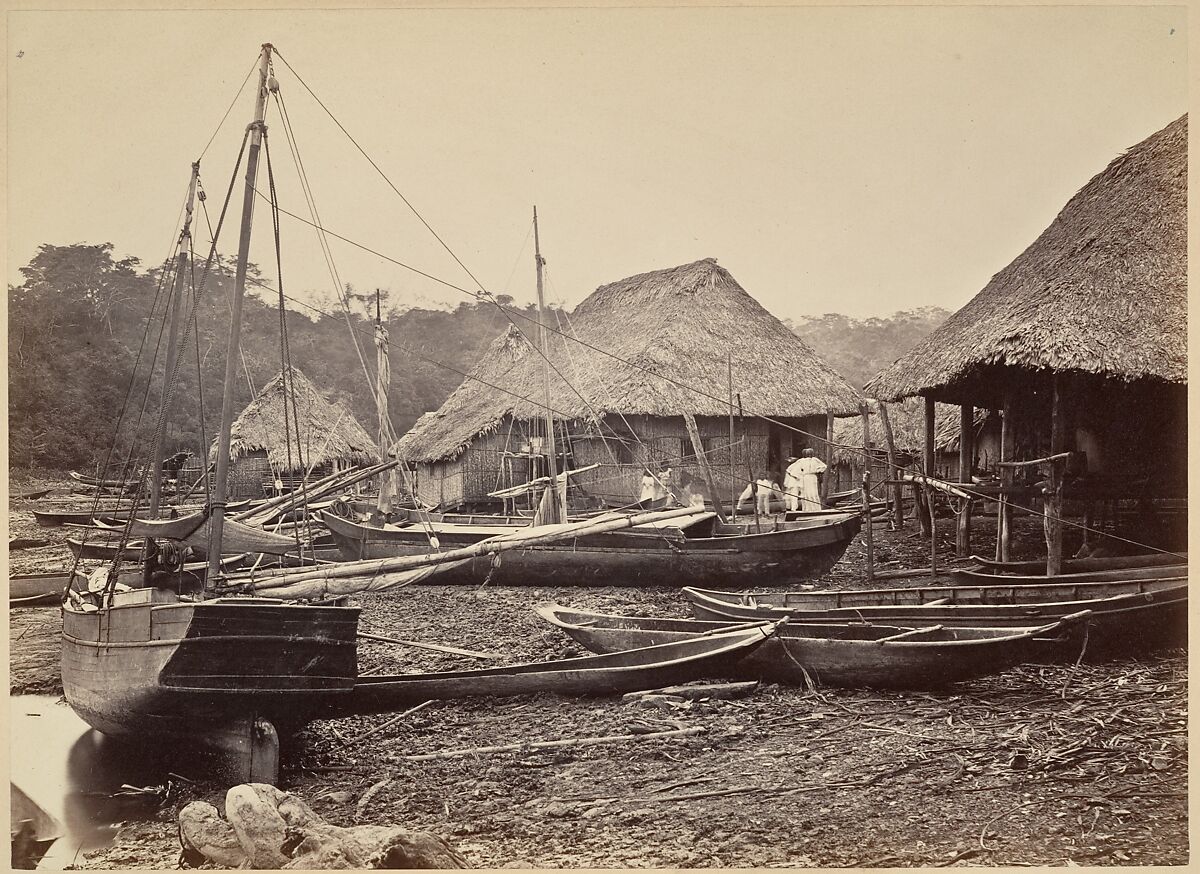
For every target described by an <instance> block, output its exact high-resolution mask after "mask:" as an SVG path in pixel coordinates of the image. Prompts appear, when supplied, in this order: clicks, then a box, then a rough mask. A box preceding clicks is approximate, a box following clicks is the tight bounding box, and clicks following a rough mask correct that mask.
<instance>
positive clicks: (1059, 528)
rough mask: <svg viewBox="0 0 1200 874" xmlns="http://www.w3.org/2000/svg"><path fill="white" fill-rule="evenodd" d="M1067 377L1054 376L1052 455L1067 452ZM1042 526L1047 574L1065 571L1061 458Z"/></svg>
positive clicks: (1052, 474) (1054, 470) (1053, 472)
mask: <svg viewBox="0 0 1200 874" xmlns="http://www.w3.org/2000/svg"><path fill="white" fill-rule="evenodd" d="M1063 380H1064V377H1063V376H1062V375H1061V374H1059V373H1055V374H1054V376H1053V377H1052V382H1053V386H1052V388H1051V394H1052V397H1051V406H1050V455H1051V457H1055V456H1059V457H1061V456H1062V455H1065V454H1067V453H1065V452H1064V450H1065V449H1066V443H1067V423H1066V410H1065V409H1064V404H1063V389H1064V386H1063ZM1043 509H1044V511H1045V516H1044V517H1043V525H1044V527H1045V530H1046V574H1047V576H1054V575H1056V574H1059V573H1062V552H1063V525H1062V512H1063V464H1062V462H1061V460H1056V461H1052V462H1050V487H1049V488H1048V489H1047V490H1046V493H1045V497H1044V500H1043Z"/></svg>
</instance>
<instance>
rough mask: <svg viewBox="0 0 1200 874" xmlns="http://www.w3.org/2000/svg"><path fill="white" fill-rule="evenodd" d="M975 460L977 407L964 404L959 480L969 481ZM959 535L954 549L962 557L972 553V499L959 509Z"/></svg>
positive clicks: (960, 418)
mask: <svg viewBox="0 0 1200 874" xmlns="http://www.w3.org/2000/svg"><path fill="white" fill-rule="evenodd" d="M974 462H975V407H974V406H972V405H971V404H963V405H962V406H960V407H959V419H958V481H959V482H960V483H969V482H970V481H971V469H972V468H973V467H974ZM956 521H957V522H958V526H957V536H956V537H955V542H954V547H955V549H954V551H955V554H956V555H957V556H959V557H960V558H966V557H967V556H969V555H970V554H971V499H970V498H967V499H966V500H965V501H963V505H962V509H961V510H959V511H958V519H957V520H956Z"/></svg>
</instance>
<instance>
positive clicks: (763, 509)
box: [738, 449, 828, 514]
mask: <svg viewBox="0 0 1200 874" xmlns="http://www.w3.org/2000/svg"><path fill="white" fill-rule="evenodd" d="M827 469H828V467H827V465H826V464H825V462H823V461H821V459H819V458H817V453H816V452H815V451H814V450H812V449H805V450H804V451H803V452H801V453H800V457H799V458H797V457H796V456H794V455H790V456H788V460H787V468H786V469H785V470H784V473H783V488H782V489H781V488H780V487H779V483H778V481H777V480H775V479H774V478H773V477H772V476H771V475H770V473H769V472H767V471H763V472H761V473H760V474H759V476H758V478H757V479H755V481H754V482H753V483H751V484H750V485H748V486H746V489H745V491H743V492H742V494H741V495H740V496H739V497H738V506H739V507H741V506H742V505H743V504H747V503H749V502H750V501H755V510H756V512H758V513H762V514H768V513H770V512H771V502H772V501H774V500H779V499H781V498H782V500H783V505H784V507H785V508H786V509H788V510H820V509H821V474H823V473H825V471H826V470H827Z"/></svg>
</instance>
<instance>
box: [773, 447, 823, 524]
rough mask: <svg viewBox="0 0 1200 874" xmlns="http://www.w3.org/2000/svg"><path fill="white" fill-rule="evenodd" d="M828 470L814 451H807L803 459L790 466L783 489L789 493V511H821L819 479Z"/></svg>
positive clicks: (802, 456) (802, 454)
mask: <svg viewBox="0 0 1200 874" xmlns="http://www.w3.org/2000/svg"><path fill="white" fill-rule="evenodd" d="M827 469H828V468H827V467H826V466H825V462H823V461H822V460H821V459H819V458H817V453H816V452H815V451H814V450H812V449H805V450H804V452H803V453H801V457H800V458H798V459H796V460H795V461H793V462H792V463H791V464H789V465H788V468H787V473H786V475H785V476H784V480H783V488H784V491H785V492H787V502H788V509H789V510H797V509H798V510H820V509H821V481H820V480H819V479H818V477H819V475H820V474H823V473H824V472H825V471H826V470H827Z"/></svg>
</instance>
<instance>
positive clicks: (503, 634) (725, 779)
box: [9, 486, 1189, 868]
mask: <svg viewBox="0 0 1200 874" xmlns="http://www.w3.org/2000/svg"><path fill="white" fill-rule="evenodd" d="M32 487H33V486H29V488H32ZM13 509H14V510H15V511H17V512H16V513H15V514H14V516H13V526H12V529H13V530H12V531H10V534H11V535H12V536H26V537H43V538H46V537H54V538H61V537H62V536H63V529H49V528H37V527H36V526H32V525H31V520H32V517H31V516H29V515H26V514H23V513H22V511H23V510H26V509H27V508H24V507H22V506H20V505H19V504H14V506H13ZM993 524H994V522H992V521H991V520H984V521H982V522H980V523H979V524H977V525H976V532H975V533H976V538H977V541H976V544H977V545H976V550H977V551H979V552H983V551H985V550H989V549H990V548H991V534H992V531H993V530H994V529H993V528H992V527H991V526H992V525H993ZM939 527H940V529H941V530H940V531H939V534H940V535H941V537H942V543H941V546H942V547H943V552H942V556H941V557H942V560H943V561H945V562H948V563H953V557H952V548H953V541H952V537H953V532H952V530H951V526H950V524H949V523H948V522H942V524H941V525H940V526H939ZM1024 527H1025V530H1024V531H1023V533H1024V538H1023V539H1022V541H1021V544H1022V546H1023V548H1024V549H1025V550H1026V551H1027V552H1028V553H1029V554H1033V553H1035V552H1036V551H1037V549H1038V545H1039V544H1038V540H1039V538H1040V530H1039V529H1037V528H1036V526H1030V525H1028V524H1027V523H1026V524H1025V526H1024ZM875 534H876V563H877V567H884V568H886V569H892V568H896V567H903V566H911V567H916V566H920V564H921V562H922V561H923V560H925V558H924V557H925V556H926V555H927V550H928V541H926V540H922V539H921V538H920V537H918V536H917V535H916V534H915V533H914V529H913V526H912V524H911V523H910V525H909V528H908V530H907V531H902V532H889V531H887V530H886V526H882V527H877V528H876V531H875ZM59 552H62V550H61V549H58V548H50V549H43V550H40V551H37V550H34V551H22V552H17V553H14V554H13V565H14V568H16V569H18V570H33V569H34V568H35V567H36V566H42V567H45V566H53V562H55V561H61V560H62V558H63V557H62V555H58V554H57V553H59ZM889 562H890V563H891V564H889ZM47 563H49V564H48V565H47ZM862 564H863V546H862V543H861V536H860V539H859V540H857V541H856V542H855V543H854V544H852V545H851V547H850V549H849V550H848V551H847V554H846V557H845V559H844V560H843V561H842V562H841V563H840V564H839V565H838V566H837V567H836V568H835V569H834V571H833V572H832V573H831V574H830V575H829V577H828V578H827V579H826V580H825V581H824V584H827V585H838V586H853V585H862V576H863V574H862ZM911 582H912V581H911V580H894V581H889V583H888V584H889V585H902V584H906V583H908V584H911ZM547 601H556V602H559V603H563V604H569V605H573V606H577V607H581V608H585V609H597V610H604V611H608V612H638V613H644V614H658V615H675V616H686V615H688V611H687V607H686V602H685V601H684V599H683V598H682V596H681V595H680V594H679V592H678V591H677V590H675V589H666V588H657V589H628V588H626V589H621V588H579V587H565V586H564V587H559V588H553V589H534V588H529V589H517V588H511V589H502V588H493V587H486V588H483V589H469V588H463V587H448V586H414V587H411V588H408V589H402V590H400V591H397V592H395V593H391V594H388V595H371V596H363V597H361V598H360V599H359V602H360V603H361V605H362V606H363V608H364V609H363V618H362V627H363V629H364V630H366V631H371V632H376V633H381V634H385V635H388V636H393V637H400V638H405V639H409V640H418V641H426V642H435V643H443V644H451V645H454V646H458V647H465V648H467V649H472V650H480V651H485V652H492V653H497V654H500V655H501V656H502V660H503V661H505V662H518V661H531V660H541V659H547V658H562V657H567V656H571V655H579V654H582V652H581V651H580V650H579V649H578V648H577V647H576V646H575V645H574V644H573V643H572V642H570V641H569V640H568V639H567V638H566V637H565V636H563V635H562V634H561V633H560V632H558V631H557V630H555V629H553V628H551V627H549V626H547V625H546V624H545V623H543V622H542V621H541V620H539V619H538V618H537V617H536V616H535V615H534V614H532V613H531V612H530V609H529V608H530V607H531V606H533V605H534V604H538V603H542V602H547ZM9 616H10V630H11V631H12V638H11V641H12V643H11V650H10V654H11V657H12V667H11V674H10V690H11V691H12V692H13V693H23V692H25V693H28V692H46V693H56V692H58V693H60V692H61V688H60V685H59V682H58V675H57V659H58V649H57V646H58V644H57V635H58V631H59V614H58V610H57V608H30V609H25V610H12V611H10V614H9ZM359 658H360V665H361V668H362V670H363V671H364V672H365V671H371V670H378V671H380V672H399V671H428V670H437V669H448V668H467V667H473V666H478V665H480V664H482V663H481V662H479V661H473V660H470V659H466V658H462V657H458V656H448V655H442V654H438V653H432V652H428V651H423V650H416V649H411V648H399V647H396V646H393V645H390V644H384V643H375V642H370V641H362V642H361V643H360V648H359ZM493 663H494V662H488V664H493ZM1186 708H1187V659H1186V655H1185V654H1184V653H1183V651H1179V650H1176V651H1168V652H1163V653H1157V654H1153V655H1147V656H1144V657H1141V658H1137V659H1125V660H1121V661H1114V662H1109V663H1104V664H1095V665H1093V664H1087V663H1084V664H1082V665H1078V666H1076V665H1073V664H1056V665H1025V666H1021V667H1018V668H1015V669H1012V670H1009V671H1006V672H1004V673H1001V674H998V675H996V676H994V677H989V678H985V679H982V680H976V681H973V682H970V683H965V684H960V685H959V686H957V687H954V688H953V689H951V690H948V691H944V692H936V693H928V694H920V693H917V694H914V693H899V692H878V691H865V690H861V691H860V690H842V689H831V688H823V689H818V690H815V691H814V690H804V689H800V688H790V687H781V686H777V685H762V686H760V687H759V688H758V689H757V690H756V691H755V692H754V694H752V695H750V696H749V697H745V698H741V699H735V700H719V701H718V700H709V701H698V702H679V703H668V704H661V703H660V704H659V705H647V704H644V703H635V702H628V701H624V700H622V699H601V700H580V699H565V698H554V697H521V698H510V699H502V700H471V701H458V702H453V701H439V702H433V703H431V704H429V705H427V706H425V707H422V708H421V709H420V710H419V711H417V712H414V713H412V714H410V715H409V716H407V717H404V718H402V719H400V720H399V721H398V722H396V723H394V724H393V725H391V726H389V727H387V728H385V729H383V730H382V731H379V732H377V733H375V734H373V735H372V736H371V737H369V738H367V739H365V740H359V738H360V737H361V736H362V735H363V734H364V733H366V732H368V731H370V730H372V729H374V728H377V727H379V726H381V725H383V724H384V723H386V722H387V721H388V720H389V719H392V718H393V717H392V716H389V715H382V716H372V717H359V718H353V719H344V720H339V721H336V722H323V723H316V724H313V725H312V726H311V727H310V728H309V729H308V730H307V731H306V732H305V733H304V734H303V736H302V738H301V744H300V748H299V749H297V750H294V751H292V752H291V753H290V754H289V755H288V756H287V758H286V759H285V763H284V774H283V777H282V783H283V787H282V788H285V789H288V790H290V791H294V792H297V793H299V794H300V795H302V796H303V797H304V798H305V799H306V800H308V801H309V802H310V803H311V804H312V806H313V808H314V809H315V810H316V811H317V812H318V813H320V814H322V815H323V816H325V817H326V818H327V819H329V820H330V821H331V822H334V823H337V824H341V825H350V824H353V823H356V822H364V823H388V824H393V823H394V824H399V825H404V826H407V827H410V828H416V829H424V830H427V831H431V832H434V833H436V834H438V835H440V836H441V837H443V838H444V839H445V840H446V841H447V842H449V843H450V844H451V845H452V846H454V847H455V848H456V849H457V850H458V852H459V853H460V854H461V855H462V856H464V857H465V858H466V859H467V861H468V863H469V864H470V865H472V866H473V867H481V868H527V867H538V868H556V867H565V868H578V867H631V868H643V867H718V866H731V867H748V866H763V867H811V866H864V867H893V866H914V867H915V866H948V865H960V866H961V865H1070V864H1075V865H1182V864H1186V863H1187V862H1188V860H1189V850H1188V838H1187V795H1186V784H1187V709H1186ZM679 728H691V729H696V730H697V731H696V732H695V733H692V734H682V735H678V736H674V737H669V738H664V739H649V740H624V741H619V742H615V743H603V744H596V745H577V746H570V747H560V748H555V749H544V750H539V749H531V748H529V747H527V746H526V747H524V748H518V749H516V750H512V751H501V752H470V751H471V750H474V749H476V748H479V747H490V746H497V745H506V744H528V743H530V742H534V741H552V740H566V739H584V738H605V737H610V736H613V735H630V734H634V735H641V734H645V733H648V732H653V731H660V730H672V729H679ZM456 750H463V751H467V752H466V753H465V754H463V755H461V756H455V757H447V758H438V759H432V760H424V761H414V760H412V759H410V758H408V757H411V756H419V755H422V754H427V753H447V752H450V751H456ZM180 774H181V776H183V777H186V778H188V779H190V780H193V781H195V782H194V783H192V784H186V783H185V784H183V787H182V790H181V791H180V792H178V793H176V794H173V796H172V798H171V799H170V801H169V802H168V803H167V804H165V805H163V806H162V807H161V808H159V809H157V810H151V811H150V812H149V813H144V814H143V816H142V817H131V818H130V819H129V820H128V821H125V822H124V823H122V824H121V825H120V827H119V828H118V830H117V833H116V837H115V840H114V841H113V843H112V844H111V846H109V847H107V848H104V849H102V850H98V851H94V852H91V853H87V854H84V855H82V856H80V858H79V859H78V860H77V864H78V865H79V867H84V868H127V867H144V868H148V867H174V866H175V864H176V862H177V859H178V838H177V831H176V825H175V817H176V815H177V813H178V810H179V808H180V807H181V806H182V805H183V804H185V803H186V802H187V801H189V800H193V799H195V798H204V799H206V800H209V801H211V802H213V803H214V804H216V805H217V806H218V807H220V806H221V805H222V802H223V798H224V792H225V790H226V789H227V788H228V787H227V786H224V785H216V784H212V783H209V782H205V780H204V775H203V774H202V773H190V774H189V773H186V772H183V771H180Z"/></svg>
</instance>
